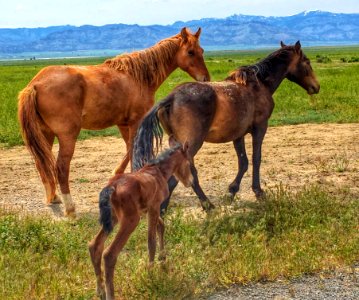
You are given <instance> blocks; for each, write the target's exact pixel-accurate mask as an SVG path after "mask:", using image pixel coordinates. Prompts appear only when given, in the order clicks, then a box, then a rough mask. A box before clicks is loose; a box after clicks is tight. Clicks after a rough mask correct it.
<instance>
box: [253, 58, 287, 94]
mask: <svg viewBox="0 0 359 300" xmlns="http://www.w3.org/2000/svg"><path fill="white" fill-rule="evenodd" d="M262 64H264V66H263V65H261V63H259V64H257V65H256V66H257V67H258V68H261V67H262V68H264V69H265V71H264V74H262V75H260V77H261V81H262V82H263V84H264V85H265V86H266V87H267V89H268V90H269V92H270V93H271V94H272V95H273V94H274V92H275V91H276V90H277V88H278V87H279V85H280V84H281V83H282V81H283V80H284V78H285V77H286V75H287V70H288V66H289V64H290V61H289V60H288V61H285V60H282V59H279V58H278V57H276V56H274V57H272V58H270V59H268V60H267V61H264V62H263V63H262Z"/></svg>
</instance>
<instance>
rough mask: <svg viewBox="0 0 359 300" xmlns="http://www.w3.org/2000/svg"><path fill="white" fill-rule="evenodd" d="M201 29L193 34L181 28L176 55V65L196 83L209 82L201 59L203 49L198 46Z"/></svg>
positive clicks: (207, 73) (208, 76)
mask: <svg viewBox="0 0 359 300" xmlns="http://www.w3.org/2000/svg"><path fill="white" fill-rule="evenodd" d="M200 34H201V28H199V29H198V31H197V32H196V33H195V34H192V33H190V32H189V31H188V30H187V28H186V27H184V28H182V30H181V33H180V35H179V36H180V37H181V43H180V48H179V50H178V52H177V54H176V58H175V59H176V63H177V65H178V66H179V67H180V68H181V69H182V70H183V71H185V72H187V73H188V74H189V75H191V76H192V77H193V78H194V79H195V80H197V81H209V80H210V75H209V72H208V70H207V67H206V64H205V63H204V59H203V49H202V48H201V46H200V45H199V36H200Z"/></svg>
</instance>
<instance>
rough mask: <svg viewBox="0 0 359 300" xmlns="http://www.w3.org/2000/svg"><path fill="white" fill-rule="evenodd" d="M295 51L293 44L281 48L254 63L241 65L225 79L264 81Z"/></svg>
mask: <svg viewBox="0 0 359 300" xmlns="http://www.w3.org/2000/svg"><path fill="white" fill-rule="evenodd" d="M293 51H294V47H293V46H285V47H283V48H280V49H278V50H276V51H274V52H273V53H271V54H269V55H268V56H267V57H265V58H263V59H262V60H260V61H259V62H257V63H255V64H253V65H248V66H241V67H239V68H238V69H236V70H234V71H233V72H232V73H231V74H230V75H229V76H228V77H227V78H226V79H225V80H234V81H236V82H239V83H243V84H247V82H258V80H259V81H262V82H263V81H265V79H266V78H268V76H269V75H270V74H272V73H273V69H274V68H275V67H276V66H277V65H279V64H283V62H287V61H288V59H289V57H290V54H291V53H293Z"/></svg>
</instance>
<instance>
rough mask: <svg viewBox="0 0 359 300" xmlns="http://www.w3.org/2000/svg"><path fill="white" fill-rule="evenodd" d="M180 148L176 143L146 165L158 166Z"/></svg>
mask: <svg viewBox="0 0 359 300" xmlns="http://www.w3.org/2000/svg"><path fill="white" fill-rule="evenodd" d="M181 147H182V145H181V144H180V143H177V144H176V145H175V146H174V147H172V148H170V149H167V150H165V151H163V152H161V153H160V154H159V155H158V156H157V157H156V158H154V159H151V160H150V161H149V162H148V163H147V166H153V165H158V164H160V163H162V162H164V161H165V160H167V159H169V158H170V157H171V155H172V154H173V153H175V152H176V151H177V150H178V149H180V148H181Z"/></svg>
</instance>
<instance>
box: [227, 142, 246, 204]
mask: <svg viewBox="0 0 359 300" xmlns="http://www.w3.org/2000/svg"><path fill="white" fill-rule="evenodd" d="M233 145H234V149H235V150H236V153H237V158H238V173H237V176H236V178H235V179H234V180H233V182H232V183H231V184H230V185H229V187H228V190H229V193H230V194H231V196H232V197H233V198H234V196H235V195H236V193H237V192H238V190H239V186H240V184H241V181H242V178H243V175H244V173H245V172H246V171H247V170H248V158H247V154H246V148H245V143H244V137H241V138H239V139H236V140H234V141H233Z"/></svg>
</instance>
